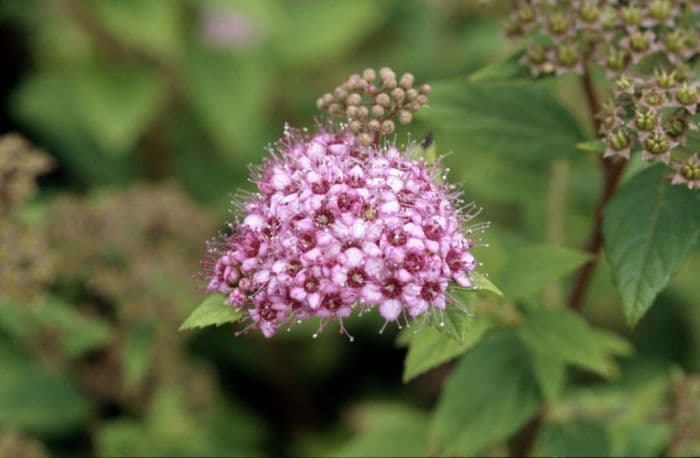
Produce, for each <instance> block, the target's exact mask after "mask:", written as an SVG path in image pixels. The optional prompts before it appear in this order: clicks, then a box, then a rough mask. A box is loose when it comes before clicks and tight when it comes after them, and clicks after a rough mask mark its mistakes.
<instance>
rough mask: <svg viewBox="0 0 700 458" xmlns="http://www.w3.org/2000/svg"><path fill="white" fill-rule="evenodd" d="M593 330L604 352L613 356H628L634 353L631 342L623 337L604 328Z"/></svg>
mask: <svg viewBox="0 0 700 458" xmlns="http://www.w3.org/2000/svg"><path fill="white" fill-rule="evenodd" d="M594 332H595V334H596V338H597V339H598V343H599V345H600V347H601V348H602V349H603V351H604V352H606V353H609V354H611V355H614V356H630V355H631V354H632V353H634V347H633V346H632V344H631V343H629V342H628V341H627V340H626V339H624V338H623V337H620V336H618V335H617V334H615V333H613V332H610V331H606V330H604V329H596V330H595V331H594Z"/></svg>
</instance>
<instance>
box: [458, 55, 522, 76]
mask: <svg viewBox="0 0 700 458" xmlns="http://www.w3.org/2000/svg"><path fill="white" fill-rule="evenodd" d="M523 54H524V52H523V51H518V52H516V53H514V54H512V55H510V56H508V57H507V58H506V59H503V60H501V61H498V62H494V63H492V64H490V65H487V66H486V67H482V68H480V69H479V70H477V71H475V72H473V73H472V74H470V75H469V76H467V83H485V82H503V81H512V80H518V79H526V78H530V77H531V76H532V75H531V73H530V69H529V68H528V67H527V66H526V65H523V64H522V63H520V60H521V59H522V57H523Z"/></svg>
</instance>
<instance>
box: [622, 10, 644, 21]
mask: <svg viewBox="0 0 700 458" xmlns="http://www.w3.org/2000/svg"><path fill="white" fill-rule="evenodd" d="M622 19H623V20H624V21H625V24H626V25H628V26H637V25H639V24H640V23H641V22H642V10H640V9H639V8H638V7H636V6H629V7H626V8H622Z"/></svg>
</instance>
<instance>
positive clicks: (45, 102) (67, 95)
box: [12, 72, 131, 186]
mask: <svg viewBox="0 0 700 458" xmlns="http://www.w3.org/2000/svg"><path fill="white" fill-rule="evenodd" d="M74 79H75V77H74V75H73V74H70V73H69V74H66V73H63V72H51V73H41V74H37V75H33V76H31V77H30V78H27V79H25V80H24V81H23V83H22V85H21V86H20V87H19V89H18V91H17V92H16V93H15V94H14V97H13V100H12V109H13V111H14V113H15V115H16V116H17V117H18V118H19V119H20V120H21V121H22V122H23V123H24V124H26V125H28V126H31V128H32V130H34V129H36V130H37V131H38V133H39V134H40V136H41V137H42V138H44V139H46V140H45V141H47V142H48V143H50V144H51V145H53V148H52V150H51V152H52V153H55V154H56V155H57V156H58V158H59V159H60V160H61V163H62V164H65V166H66V169H67V170H69V171H70V173H71V176H75V177H77V178H79V179H81V180H82V181H84V182H86V183H96V184H97V183H99V184H100V185H102V186H104V185H106V184H115V183H123V182H125V181H126V180H127V178H128V176H129V174H130V172H131V168H130V164H129V163H128V162H127V156H115V155H113V154H108V153H107V152H106V151H105V150H104V148H103V147H102V145H101V144H100V143H97V141H96V140H95V139H94V138H93V135H91V133H90V132H89V130H88V128H87V126H86V125H85V123H84V119H83V116H82V115H81V111H80V109H79V108H78V105H79V103H80V102H79V100H78V97H77V94H76V93H77V90H76V89H75V87H74V86H75V84H74ZM85 158H90V160H86V159H85Z"/></svg>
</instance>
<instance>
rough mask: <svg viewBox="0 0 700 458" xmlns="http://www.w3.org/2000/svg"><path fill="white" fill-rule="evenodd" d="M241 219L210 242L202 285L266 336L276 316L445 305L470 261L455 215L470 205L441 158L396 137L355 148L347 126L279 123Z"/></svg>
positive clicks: (282, 319) (461, 219) (462, 215)
mask: <svg viewBox="0 0 700 458" xmlns="http://www.w3.org/2000/svg"><path fill="white" fill-rule="evenodd" d="M276 146H277V148H276V150H273V151H271V153H272V157H271V158H269V159H267V160H266V162H265V163H264V165H263V167H262V168H261V169H259V170H256V171H255V173H254V175H255V176H254V182H255V183H256V185H257V188H258V192H257V193H252V194H249V195H246V196H244V197H243V198H242V201H241V202H238V203H237V205H238V206H239V207H240V209H241V210H242V212H241V213H242V221H240V222H236V223H234V224H231V230H232V235H229V236H226V237H225V238H224V240H223V241H219V243H217V244H215V245H216V246H214V245H212V252H213V253H214V254H215V256H216V258H215V260H214V262H212V263H211V266H212V269H211V273H210V274H209V277H208V280H209V284H208V287H207V289H208V290H209V291H218V292H221V293H223V294H225V295H226V296H227V298H228V303H230V304H231V305H232V306H233V307H237V308H242V309H244V310H245V312H246V314H247V316H249V317H250V319H251V324H250V326H249V327H248V328H247V329H250V328H251V327H252V328H259V329H260V331H261V332H262V333H263V334H264V335H265V336H266V337H270V336H272V335H274V334H275V332H276V331H277V330H278V328H279V327H280V326H281V325H283V324H285V323H293V322H295V321H300V320H306V319H309V318H311V317H319V318H321V326H323V323H324V322H325V321H327V320H334V319H337V320H339V321H340V323H341V329H342V330H343V332H344V331H345V329H344V328H343V327H342V319H343V318H344V317H347V316H348V315H350V313H351V312H352V310H353V309H356V310H359V311H361V312H364V311H366V310H368V309H372V308H378V309H379V313H380V314H381V316H382V317H384V319H385V320H386V321H387V322H392V321H397V320H398V319H399V318H400V317H401V316H403V317H404V318H405V319H408V317H411V318H416V317H418V316H421V315H425V314H426V313H428V312H431V311H433V310H437V311H438V312H439V311H442V310H444V308H445V306H446V303H447V302H448V295H447V293H446V292H447V287H448V285H449V284H450V282H451V281H454V282H455V283H456V284H457V285H459V286H461V287H465V288H466V287H470V286H471V282H470V280H469V277H468V274H469V272H471V271H472V270H474V268H475V266H476V261H475V259H474V257H473V256H472V254H471V253H470V249H471V248H472V247H473V246H474V244H473V243H472V241H471V240H469V239H468V238H466V236H465V234H468V233H470V231H465V230H464V229H463V226H464V224H465V222H466V221H467V220H469V219H471V218H472V217H473V216H474V207H473V206H472V205H467V206H465V207H464V208H462V209H458V208H457V207H458V205H459V203H460V202H461V201H460V200H459V195H460V194H459V192H457V191H456V190H455V188H454V187H453V186H450V185H448V184H445V182H444V178H445V177H444V175H443V174H444V170H443V169H442V168H441V166H439V165H437V164H434V163H428V162H426V161H425V160H423V159H412V158H411V157H410V154H409V153H408V152H406V151H400V150H399V149H397V148H396V147H395V146H386V147H375V146H370V147H362V146H360V144H359V142H358V140H357V138H356V136H354V135H353V134H351V133H350V132H348V131H347V130H346V129H340V130H338V131H334V130H333V129H323V128H321V129H319V130H318V132H317V133H316V134H315V135H314V136H312V137H310V136H304V135H302V134H301V133H300V132H299V131H296V130H292V129H286V131H285V135H284V137H283V138H282V139H281V140H280V141H279V142H278V144H277V145H276Z"/></svg>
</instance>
